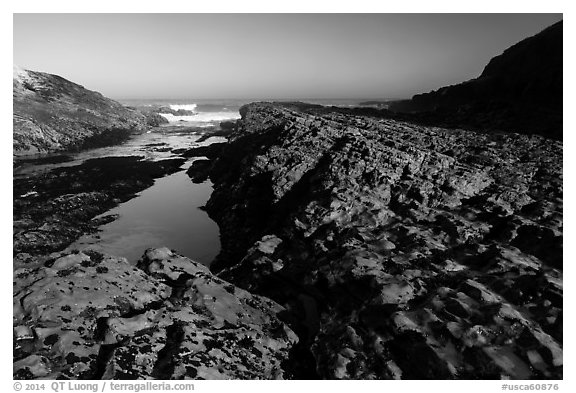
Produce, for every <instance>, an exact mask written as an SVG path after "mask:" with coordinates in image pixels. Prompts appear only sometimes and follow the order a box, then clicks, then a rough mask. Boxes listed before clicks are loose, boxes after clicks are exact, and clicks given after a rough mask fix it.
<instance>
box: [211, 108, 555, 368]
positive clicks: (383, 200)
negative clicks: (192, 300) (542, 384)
mask: <svg viewBox="0 0 576 393" xmlns="http://www.w3.org/2000/svg"><path fill="white" fill-rule="evenodd" d="M241 114H242V120H240V121H239V123H238V129H237V131H236V132H235V133H234V134H232V136H231V138H230V142H229V143H228V144H227V145H226V146H224V148H223V149H222V152H221V155H220V156H219V158H218V159H216V160H215V161H214V163H213V165H212V168H211V169H210V178H211V180H212V182H213V183H214V184H215V189H214V192H213V195H212V197H211V199H210V201H209V203H208V205H207V210H208V212H209V214H210V215H211V216H212V217H213V218H214V219H215V220H216V221H217V222H218V224H219V226H220V230H221V240H222V247H223V251H222V253H221V254H220V256H219V258H218V260H217V261H216V262H215V263H214V264H213V265H212V270H214V271H218V272H219V276H220V277H222V278H224V279H226V280H228V281H230V282H233V283H234V284H236V285H239V286H240V287H242V288H244V289H247V290H249V291H251V292H254V293H258V294H261V295H264V296H268V297H270V298H272V299H274V300H275V301H277V302H278V303H280V304H283V305H285V307H286V309H287V312H286V313H285V316H284V317H283V318H284V320H286V321H288V322H289V323H290V325H291V327H292V328H293V330H294V331H295V332H296V333H297V334H298V336H299V338H300V344H299V345H298V346H296V347H295V349H294V351H293V353H292V359H291V363H290V364H292V365H293V366H294V365H299V367H300V369H299V370H298V371H296V372H295V373H296V374H295V375H298V376H300V377H301V376H302V375H304V372H303V370H308V372H309V373H311V374H309V376H312V377H320V378H359V379H373V378H435V379H445V378H465V379H469V378H483V379H486V378H521V379H524V378H561V377H562V362H563V357H562V310H563V304H562V291H563V281H562V277H563V276H562V263H563V261H562V236H563V234H562V231H563V216H562V206H563V184H562V145H561V143H560V142H555V141H551V140H549V139H545V138H542V137H539V136H526V135H518V134H503V133H493V134H485V133H475V132H471V131H463V130H446V129H442V128H435V127H425V126H421V125H414V124H410V123H404V122H399V121H395V120H390V119H382V118H375V117H370V116H362V115H351V114H343V113H341V112H340V111H336V110H334V111H331V110H330V109H328V108H325V109H323V110H322V111H317V112H316V113H314V114H312V113H311V110H310V108H308V109H307V112H303V111H302V110H300V109H299V108H298V107H297V106H295V105H293V104H286V105H282V104H266V103H255V104H250V105H248V106H245V107H243V108H242V109H241ZM296 368H298V367H296Z"/></svg>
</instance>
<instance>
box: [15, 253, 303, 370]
mask: <svg viewBox="0 0 576 393" xmlns="http://www.w3.org/2000/svg"><path fill="white" fill-rule="evenodd" d="M282 310H283V308H282V307H281V306H279V305H278V304H277V303H275V302H273V301H271V300H269V299H266V298H263V297H260V296H256V295H251V294H249V293H248V292H246V291H245V290H242V289H240V288H238V287H235V286H234V285H231V284H229V283H227V282H225V281H223V280H221V279H219V278H217V277H215V276H213V275H212V274H211V273H210V272H209V271H208V269H207V268H206V267H205V266H203V265H201V264H199V263H197V262H194V261H191V260H190V259H188V258H185V257H182V256H179V255H177V254H174V253H172V252H171V251H170V250H169V249H167V248H160V249H150V250H147V251H146V253H145V255H144V256H143V258H142V259H141V261H140V262H139V264H138V267H135V266H132V265H130V264H129V263H128V262H127V261H126V260H125V259H123V258H117V257H111V256H107V255H102V254H100V253H97V252H87V253H76V254H74V253H72V254H64V255H61V254H54V255H53V258H52V259H51V260H49V261H46V262H44V263H40V262H39V261H38V260H37V259H35V258H33V257H31V258H29V259H28V260H25V261H23V260H20V261H15V264H14V346H15V347H14V358H15V359H14V360H15V362H14V377H15V378H17V379H32V378H48V379H61V378H64V379H68V378H71V379H100V378H106V379H110V378H114V379H151V378H158V379H188V378H196V379H279V378H283V377H284V372H283V370H282V362H283V361H285V360H286V358H287V357H288V352H289V350H290V348H291V347H292V346H293V345H294V343H295V342H296V341H297V338H296V336H295V334H294V333H293V332H292V331H291V330H290V329H289V328H288V327H287V326H286V325H285V324H284V323H282V322H280V320H279V319H278V318H277V316H276V315H277V313H279V312H281V311H282Z"/></svg>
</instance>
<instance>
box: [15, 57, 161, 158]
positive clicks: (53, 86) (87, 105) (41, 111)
mask: <svg viewBox="0 0 576 393" xmlns="http://www.w3.org/2000/svg"><path fill="white" fill-rule="evenodd" d="M13 105H14V119H13V126H14V130H13V137H14V149H13V150H14V155H18V156H20V155H26V154H35V153H44V152H50V151H56V150H69V149H78V148H86V147H96V146H101V145H106V144H113V143H118V142H119V141H122V140H124V139H126V138H127V137H128V136H129V134H130V132H132V131H141V130H144V129H146V128H147V127H149V126H156V125H158V124H161V123H162V122H163V120H162V119H160V118H159V117H161V116H158V115H150V116H147V115H144V114H142V113H140V112H138V111H136V110H133V109H130V108H127V107H124V106H122V105H121V104H119V103H118V102H116V101H113V100H111V99H108V98H106V97H104V96H102V95H101V94H100V93H97V92H94V91H90V90H87V89H85V88H84V87H82V86H80V85H77V84H75V83H73V82H70V81H68V80H66V79H64V78H62V77H59V76H57V75H51V74H47V73H43V72H35V71H28V70H23V69H21V68H17V67H14V74H13Z"/></svg>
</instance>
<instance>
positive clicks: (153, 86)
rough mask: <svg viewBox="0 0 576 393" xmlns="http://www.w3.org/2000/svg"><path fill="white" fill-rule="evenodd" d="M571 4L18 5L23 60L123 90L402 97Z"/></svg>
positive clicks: (478, 61) (460, 73)
mask: <svg viewBox="0 0 576 393" xmlns="http://www.w3.org/2000/svg"><path fill="white" fill-rule="evenodd" d="M561 19H562V15H561V14H15V15H14V64H17V65H19V66H21V67H23V68H27V69H31V70H35V71H44V72H49V73H53V74H58V75H60V76H63V77H65V78H67V79H70V80H72V81H73V82H76V83H79V84H81V85H83V86H85V87H87V88H89V89H92V90H96V91H99V92H101V93H102V94H104V95H106V96H108V97H112V98H116V99H122V98H179V99H182V98H266V99H270V98H403V97H410V96H412V95H413V94H416V93H420V92H425V91H429V90H431V89H436V88H438V87H441V86H445V85H449V84H455V83H459V82H462V81H464V80H467V79H470V78H474V77H476V76H478V75H479V74H480V73H481V72H482V69H483V68H484V66H485V65H486V64H487V63H488V61H489V60H490V59H491V58H492V57H494V56H496V55H498V54H500V53H502V51H503V50H504V49H506V48H507V47H509V46H511V45H512V44H514V43H516V42H518V41H520V40H521V39H523V38H526V37H528V36H531V35H534V34H536V33H538V32H539V31H541V30H542V29H544V28H545V27H547V26H549V25H551V24H553V23H554V22H556V21H559V20H561Z"/></svg>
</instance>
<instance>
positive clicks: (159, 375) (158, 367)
mask: <svg viewBox="0 0 576 393" xmlns="http://www.w3.org/2000/svg"><path fill="white" fill-rule="evenodd" d="M183 339H184V328H183V323H182V322H179V321H175V322H174V323H173V324H172V325H170V326H168V327H167V328H166V345H164V347H163V348H162V349H161V350H160V351H159V352H158V360H157V361H156V364H155V365H154V369H153V370H152V377H153V378H156V379H170V378H171V377H172V374H174V366H175V364H174V358H173V355H174V354H176V353H177V352H178V350H179V349H180V344H181V343H182V340H183Z"/></svg>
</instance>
